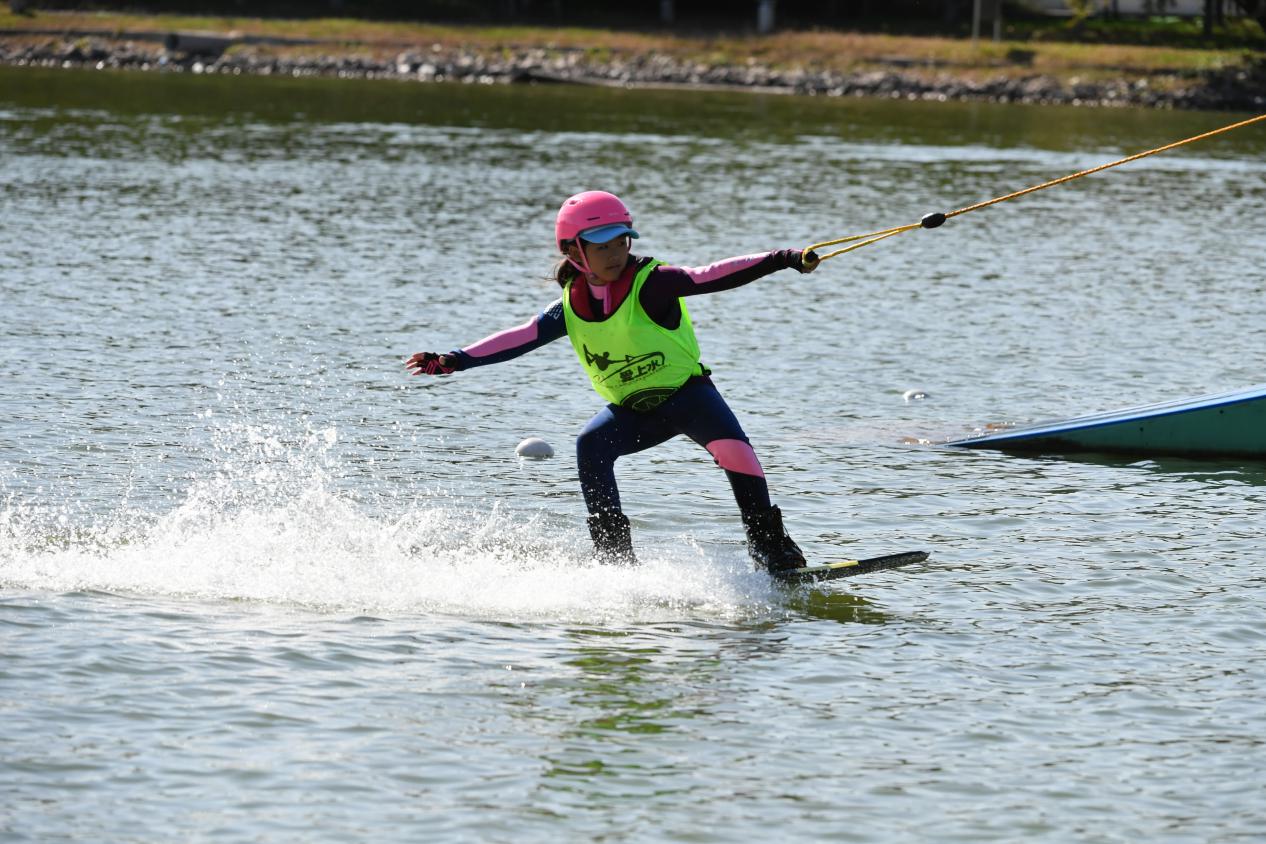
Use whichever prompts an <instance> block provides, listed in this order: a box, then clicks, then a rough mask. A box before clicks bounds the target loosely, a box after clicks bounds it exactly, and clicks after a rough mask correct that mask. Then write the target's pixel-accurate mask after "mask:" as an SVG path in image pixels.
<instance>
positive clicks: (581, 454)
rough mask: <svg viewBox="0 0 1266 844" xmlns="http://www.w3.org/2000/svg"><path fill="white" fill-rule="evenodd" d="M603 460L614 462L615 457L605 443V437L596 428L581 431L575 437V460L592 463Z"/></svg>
mask: <svg viewBox="0 0 1266 844" xmlns="http://www.w3.org/2000/svg"><path fill="white" fill-rule="evenodd" d="M604 461H606V462H611V463H614V462H615V457H614V455H612V454H611V448H610V446H609V445H608V444H607V438H606V437H604V436H602V434H601V433H600V432H599V431H596V430H593V431H590V430H585V431H581V432H580V436H578V437H576V462H577V463H581V464H585V463H590V464H592V463H595V462H598V463H601V462H604Z"/></svg>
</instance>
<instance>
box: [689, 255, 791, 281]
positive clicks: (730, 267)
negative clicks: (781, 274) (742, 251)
mask: <svg viewBox="0 0 1266 844" xmlns="http://www.w3.org/2000/svg"><path fill="white" fill-rule="evenodd" d="M769 255H770V253H768V252H760V253H758V254H756V255H742V256H740V257H738V258H726V259H725V260H724V261H717V262H716V263H715V264H708V266H706V267H681V268H680V269H681V270H682V272H684V273H685V274H686V275H688V276H690V279H691V281H693V282H694V283H695V284H707V283H708V282H710V281H717V280H718V279H722V278H725V277H726V276H728V275H733V274H734V273H737V272H741V271H743V270H746V269H748V268H750V267H754V266H755V265H757V264H759V263H760V262H761V261H763V260H765V259H766V258H768V257H769Z"/></svg>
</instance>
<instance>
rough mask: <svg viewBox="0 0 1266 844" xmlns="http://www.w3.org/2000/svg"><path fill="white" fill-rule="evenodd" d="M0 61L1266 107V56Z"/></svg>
mask: <svg viewBox="0 0 1266 844" xmlns="http://www.w3.org/2000/svg"><path fill="white" fill-rule="evenodd" d="M0 63H3V64H8V65H21V66H34V67H64V68H84V67H86V68H98V69H107V68H112V69H133V70H151V71H165V72H175V73H227V74H258V75H263V76H268V75H273V76H277V75H284V76H329V77H340V78H360V79H396V80H418V81H423V82H438V81H460V82H469V83H483V84H495V83H570V84H585V85H613V86H629V87H656V86H659V87H688V88H714V87H719V88H729V89H742V90H755V91H769V92H781V93H798V94H814V95H824V96H858V97H884V98H891V99H911V100H942V101H947V100H984V101H992V102H1011V103H1060V104H1071V105H1100V106H1104V105H1119V106H1147V107H1153V108H1186V109H1222V110H1245V111H1259V112H1260V111H1263V110H1266V62H1261V61H1259V62H1257V63H1256V64H1254V65H1247V66H1244V67H1240V68H1235V69H1231V70H1221V71H1210V72H1207V73H1201V74H1192V75H1188V76H1178V75H1169V76H1152V77H1137V78H1133V79H1130V78H1114V79H1108V80H1102V81H1101V80H1096V81H1082V80H1078V79H1070V80H1061V79H1059V78H1057V77H1054V76H1050V75H1045V74H1038V73H1031V74H1021V75H1002V74H999V75H996V76H994V77H992V78H987V79H984V80H972V79H965V78H962V77H958V76H955V75H954V74H953V73H952V72H949V71H947V70H945V69H934V70H932V71H929V72H914V71H910V70H907V69H879V70H860V71H856V72H839V71H831V70H813V69H792V70H783V69H775V68H772V67H768V66H765V65H761V64H758V63H755V62H751V61H749V62H748V63H746V64H742V65H734V64H703V63H697V62H690V61H683V60H680V59H678V58H675V57H672V56H668V55H662V54H654V53H650V54H635V55H628V56H623V55H620V54H614V53H605V54H603V56H602V58H601V59H596V58H594V57H592V56H591V55H589V54H587V53H586V51H583V50H578V49H565V48H559V49H544V48H537V47H533V48H507V49H501V50H496V51H486V52H481V51H478V50H473V49H467V48H454V47H448V46H443V45H439V44H436V45H432V46H429V47H426V48H421V49H411V50H404V51H401V52H399V53H398V54H397V55H396V56H395V57H394V58H391V59H382V58H376V57H372V56H368V55H364V54H351V55H315V56H303V57H282V56H278V55H276V54H274V53H273V52H272V51H267V50H261V49H258V48H257V47H254V46H244V47H236V48H234V49H231V50H228V51H226V52H224V53H221V54H219V55H194V54H187V53H181V52H169V51H167V50H166V49H165V48H164V47H163V46H162V45H161V40H160V39H158V38H155V41H154V42H149V41H137V40H113V39H107V38H100V37H91V38H75V39H70V38H61V39H57V38H54V39H47V40H41V41H36V42H31V41H30V39H26V41H25V43H23V42H20V41H19V42H14V41H13V40H12V39H9V40H0Z"/></svg>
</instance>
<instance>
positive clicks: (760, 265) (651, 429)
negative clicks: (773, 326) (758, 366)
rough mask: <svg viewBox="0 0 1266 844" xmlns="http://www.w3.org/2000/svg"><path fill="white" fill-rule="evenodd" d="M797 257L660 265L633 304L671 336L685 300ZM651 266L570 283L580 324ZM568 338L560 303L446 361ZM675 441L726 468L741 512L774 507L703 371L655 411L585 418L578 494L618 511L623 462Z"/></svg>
mask: <svg viewBox="0 0 1266 844" xmlns="http://www.w3.org/2000/svg"><path fill="white" fill-rule="evenodd" d="M799 256H800V250H798V249H782V250H778V251H775V252H762V253H759V254H756V255H745V256H743V257H740V258H730V259H728V260H725V261H720V262H718V263H715V264H711V265H709V266H706V267H696V268H688V267H670V266H666V265H664V266H659V267H656V268H655V269H654V270H652V271H651V273H650V275H649V276H648V277H647V279H646V281H645V282H644V283H643V284H642V289H641V295H640V296H639V297H638V303H637V304H638V305H639V306H640V307H641V308H642V309H643V310H644V311H645V312H646V314H647V315H648V316H649V317H650V318H651V319H653V320H654V321H655V322H657V323H658V324H660V325H662V326H664V327H665V328H669V329H675V328H677V327H678V326H679V325H680V323H681V298H682V297H683V296H697V295H700V294H702V293H716V292H718V291H721V290H732V289H733V288H735V287H740V286H742V285H744V284H747V283H749V282H752V281H755V280H756V279H758V278H761V277H763V276H766V275H769V274H770V273H772V272H775V271H777V270H781V269H785V268H787V267H793V266H796V264H797V262H798V260H799ZM649 260H651V259H650V258H638V257H635V256H631V257H630V258H629V264H628V266H626V267H625V268H624V272H623V273H622V274H621V275H620V278H619V279H618V280H616V281H614V282H612V283H610V284H607V285H604V286H601V287H598V286H590V285H589V284H587V283H586V282H585V281H584V280H583V279H578V280H577V281H576V282H574V283H573V284H572V285H571V297H572V299H571V306H572V309H573V310H574V311H575V313H576V314H577V315H579V316H580V317H581V318H582V319H586V320H591V321H595V320H603V319H606V318H607V317H608V316H610V315H611V314H612V313H614V312H615V311H616V309H617V308H619V307H620V304H621V303H622V302H624V300H625V298H627V296H628V294H629V290H630V288H631V287H632V284H633V277H634V276H635V275H636V274H637V271H638V270H639V269H640V268H641V267H643V266H644V265H645V264H646V262H647V261H649ZM566 335H567V325H566V322H565V321H564V318H563V303H562V300H561V299H560V300H558V301H556V302H554V303H553V304H551V305H550V306H549V307H547V308H546V309H545V310H543V311H541V313H539V314H537V315H536V316H535V317H533V318H532V319H531V320H529V321H528V322H526V323H524V324H523V325H520V326H518V327H516V328H511V329H509V330H506V331H502V332H499V333H497V334H494V335H492V336H491V337H487V338H485V339H483V340H480V341H479V342H478V343H474V344H472V345H470V346H467V347H465V348H463V349H458V350H455V351H454V352H451V353H450V354H452V355H455V356H456V357H457V358H458V360H459V366H458V368H459V369H468V368H470V367H475V366H486V365H488V364H492V363H501V362H503V361H507V360H512V359H513V358H516V357H519V356H520V355H522V354H525V353H527V352H530V351H532V350H533V349H539V348H540V347H541V346H544V345H545V344H546V343H551V342H553V341H554V340H558V339H559V338H561V337H565V336H566ZM678 434H685V435H686V436H688V437H690V439H692V440H694V441H695V442H697V443H699V444H700V445H701V446H703V447H704V448H706V449H707V450H708V452H709V453H710V454H711V455H712V457H713V459H714V460H715V461H716V462H717V465H719V466H720V467H721V468H722V469H724V470H725V473H726V477H727V478H728V479H729V481H730V485H731V486H732V487H733V489H734V497H735V500H737V502H738V505H739V509H740V510H741V511H742V512H743V513H744V514H747V513H750V512H755V511H762V510H767V509H768V508H769V506H770V501H769V489H768V486H767V485H766V483H765V473H764V471H763V470H762V469H761V465H760V461H759V460H757V458H756V453H755V452H754V451H753V450H752V447H751V445H750V443H749V442H748V439H747V435H746V434H744V433H743V429H742V427H740V425H739V423H738V420H737V419H736V418H735V417H734V413H733V412H732V411H731V410H730V408H729V406H728V405H727V404H726V403H725V399H723V398H722V397H721V394H720V393H719V392H718V391H717V388H716V387H715V386H714V385H713V383H712V379H711V378H709V377H708V376H707V375H706V374H704V375H696V376H694V377H693V378H691V379H690V380H688V381H687V382H686V383H685V384H683V385H682V386H681V387H680V388H679V389H678V390H677V392H675V393H674V394H673V395H672V396H671V397H669V398H668V399H667V400H666V401H665V402H664V403H663V404H661V405H659V406H658V407H656V408H655V409H654V410H650V411H647V412H644V413H638V412H635V411H633V410H630V409H628V408H626V407H621V406H619V405H614V404H609V405H607V406H606V408H604V409H603V410H601V411H599V412H598V413H597V414H596V415H595V416H594V417H593V418H592V419H590V420H589V422H588V424H586V425H585V427H584V429H583V430H582V431H581V432H580V436H579V437H578V438H577V439H576V465H577V469H578V471H579V474H580V488H581V491H582V492H583V494H584V497H585V506H586V507H587V508H588V510H589V512H590V513H598V512H600V511H603V510H608V511H614V512H619V511H620V493H619V489H618V488H617V486H616V482H615V461H616V459H617V458H619V457H621V456H623V455H626V454H633V453H635V452H638V451H642V450H644V449H647V448H650V447H651V446H655V445H659V444H660V443H662V442H664V441H666V440H669V439H671V438H673V437H675V436H677V435H678Z"/></svg>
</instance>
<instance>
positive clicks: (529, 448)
mask: <svg viewBox="0 0 1266 844" xmlns="http://www.w3.org/2000/svg"><path fill="white" fill-rule="evenodd" d="M514 453H515V454H517V455H519V456H520V457H536V458H541V457H553V456H554V447H553V446H552V445H550V444H549V443H547V442H545V440H543V439H541V438H540V437H528V438H527V439H526V440H524V441H523V442H521V443H519V444H518V445H517V446H516V447H515V449H514Z"/></svg>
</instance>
